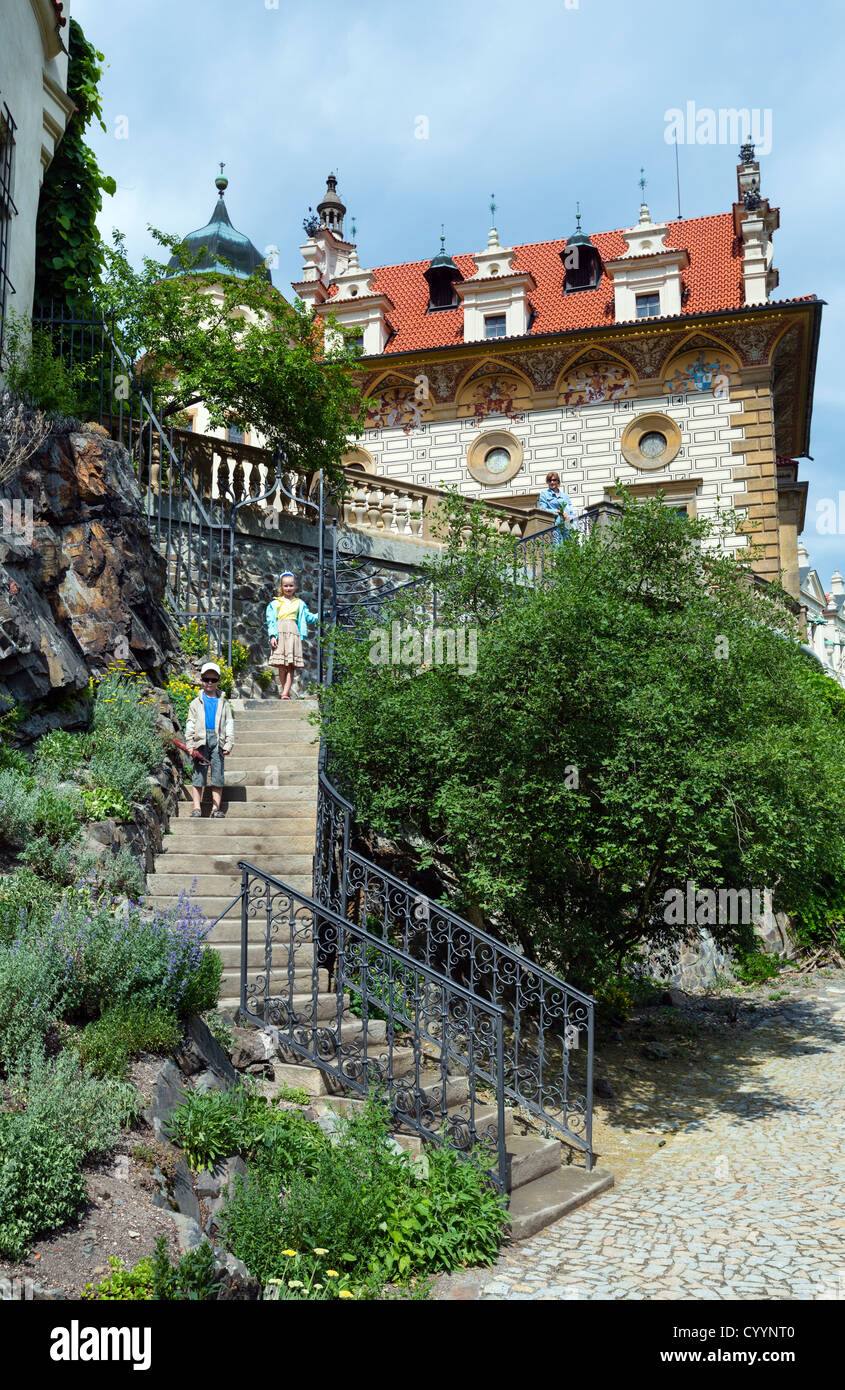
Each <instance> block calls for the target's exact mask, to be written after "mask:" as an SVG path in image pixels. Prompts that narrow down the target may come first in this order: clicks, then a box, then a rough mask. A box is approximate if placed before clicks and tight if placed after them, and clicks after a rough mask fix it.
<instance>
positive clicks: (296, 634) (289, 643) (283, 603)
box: [265, 570, 320, 700]
mask: <svg viewBox="0 0 845 1390" xmlns="http://www.w3.org/2000/svg"><path fill="white" fill-rule="evenodd" d="M265 616H266V618H267V635H268V636H269V638H270V665H271V666H278V668H279V685H280V686H281V697H282V699H283V700H289V699H290V688H291V686H292V684H293V673H294V671H295V670H297V669H301V668H302V667H303V666H304V665H305V662H304V660H303V657H302V639H303V637H306V638H307V636H308V624H309V623H317V622H319V621H320V615H319V613H312V612H310V611H309V609H308V608H307V607H306V605H305V604H304V603H303V601H302V599H301V598H297V597H296V578H295V576H294V574H293V572H292V571H291V570H285V572H284V574H280V575H279V592H278V594H277V596H276V597H275V598H271V600H270V602H269V603H268V604H267V610H266V615H265Z"/></svg>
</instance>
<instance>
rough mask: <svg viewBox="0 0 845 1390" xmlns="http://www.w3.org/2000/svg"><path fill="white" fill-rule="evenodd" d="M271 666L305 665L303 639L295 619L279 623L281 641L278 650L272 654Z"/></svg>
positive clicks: (287, 619) (284, 619) (285, 619)
mask: <svg viewBox="0 0 845 1390" xmlns="http://www.w3.org/2000/svg"><path fill="white" fill-rule="evenodd" d="M270 665H271V666H304V665H305V662H304V661H303V659H302V638H301V637H300V635H299V628H298V627H297V625H296V623H295V622H294V621H293V618H283V619H282V621H281V622H280V623H279V641H278V645H277V647H276V650H275V651H273V652H271V653H270Z"/></svg>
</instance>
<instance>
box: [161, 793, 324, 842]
mask: <svg viewBox="0 0 845 1390" xmlns="http://www.w3.org/2000/svg"><path fill="white" fill-rule="evenodd" d="M193 809H194V808H193V805H192V803H191V802H190V801H180V802H179V804H178V807H177V811H176V815H175V816H172V817H171V820H170V828H171V831H172V832H173V833H174V834H175V833H176V830H177V827H178V831H179V834H180V835H228V834H229V833H230V827H229V825H226V826H225V827H224V826H223V825H221V824H220V821H219V820H216V819H215V820H211V816H210V815H209V811H210V810H211V797H210V796H207V797H206V799H205V803H204V805H203V807H202V816H200V817H198V818H197V819H196V820H193V819H192V818H191V812H192V810H193ZM224 820H226V821H229V822H231V821H237V822H238V824H237V825H236V826H234V827H232V831H231V833H232V834H238V835H287V834H292V833H293V831H294V829H296V830H297V833H299V834H306V833H307V832H308V831H311V832H314V831H316V829H317V812H316V808H315V807H314V806H313V805H312V806H309V805H308V803H307V802H306V801H292V802H291V801H255V800H248V801H234V800H233V799H232V798H231V796H230V797H228V798H227V804H226V815H225V816H224ZM208 821H211V825H210V826H209V825H208V824H207V822H208ZM164 838H165V840H167V838H168V837H167V835H165V837H164Z"/></svg>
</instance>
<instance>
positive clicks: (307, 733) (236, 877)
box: [147, 699, 613, 1239]
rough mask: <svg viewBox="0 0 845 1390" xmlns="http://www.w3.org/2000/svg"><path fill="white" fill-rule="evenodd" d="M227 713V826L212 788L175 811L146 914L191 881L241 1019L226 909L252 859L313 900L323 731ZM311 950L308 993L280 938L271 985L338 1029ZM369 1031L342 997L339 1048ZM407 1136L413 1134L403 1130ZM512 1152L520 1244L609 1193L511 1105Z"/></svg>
mask: <svg viewBox="0 0 845 1390" xmlns="http://www.w3.org/2000/svg"><path fill="white" fill-rule="evenodd" d="M232 706H233V712H234V716H235V746H234V750H233V752H232V753H231V754H230V755H229V757H228V758H227V760H226V774H227V778H232V779H234V778H235V776H236V775H237V781H234V780H233V781H232V783H231V785H229V787H228V789H227V790H226V792H225V793H224V803H223V804H224V809H225V812H226V814H225V817H224V819H222V820H211V819H209V817H208V813H209V811H210V809H211V794H210V791H206V792H205V795H204V800H203V818H202V819H201V820H192V819H191V818H190V813H191V810H192V804H191V803H190V802H189V801H184V802H180V803H179V810H178V815H177V816H176V817H175V818H174V819H172V820H171V824H170V833H169V834H168V835H166V836H165V841H164V849H163V851H162V853H161V855H159V857H158V859H157V861H156V866H155V872H154V873H153V874H151V875H150V876H149V877H148V880H147V898H148V902H149V903H150V905H154V904H155V905H165V904H168V903H172V901H173V900H174V898H176V897H177V896H178V894H179V893H180V892H182V891H183V890H186V889H189V888H191V886H192V884H193V881H194V879H196V887H195V889H194V896H195V898H196V900H197V902H198V903H199V905H200V907H201V908H202V911H203V912H204V913H205V915H206V916H207V917H210V918H212V919H215V918H217V917H220V920H219V921H217V922H216V924H215V926H214V927H213V929H212V932H211V935H210V937H209V942H210V944H211V945H212V946H214V948H215V949H216V950H217V951H219V952H220V955H221V956H222V958H223V979H222V985H221V991H220V1003H219V1008H220V1009H221V1011H223V1012H226V1013H230V1014H232V1015H234V1013H235V1012H236V1011H237V1009H238V1006H239V1002H240V953H241V910H240V902H235V903H234V905H233V906H230V904H231V903H232V900H233V899H234V898H235V897H236V895H237V894H238V893H239V892H240V887H241V879H240V873H239V871H238V867H237V864H238V860H239V859H247V860H249V861H250V862H251V863H252V864H254V865H255V866H256V868H259V869H262V870H264V871H265V872H266V873H270V874H272V875H273V876H274V877H276V878H279V879H281V880H282V881H283V882H284V883H287V884H289V885H290V887H291V888H295V889H297V890H298V891H299V892H302V893H306V894H308V895H309V896H310V895H311V894H312V891H313V856H314V839H315V831H316V817H317V763H318V754H319V746H318V742H317V730H316V728H315V726H314V725H313V724H311V723H310V722H309V718H308V716H309V714H310V713H311V712H312V711H313V710H315V709H316V701H314V700H291V701H290V702H288V701H287V700H285V701H281V700H271V699H267V700H245V701H233V702H232ZM227 908H228V910H226V909H227ZM221 914H223V915H222V916H221ZM313 949H314V948H313V943H312V942H310V939H308V938H303V939H302V940H300V941H298V943H297V945H296V946H295V947H294V981H295V983H294V990H295V989H296V986H297V985H298V984H299V983H300V980H301V984H302V994H301V995H300V994H298V993H294V994H293V996H292V999H291V998H290V996H289V995H288V990H289V979H290V977H289V971H288V965H289V959H288V958H289V945H288V943H287V942H285V941H284V940H280V941H278V942H276V943H274V945H273V959H272V966H273V969H272V976H275V977H276V979H277V981H278V993H279V994H280V995H284V996H285V997H286V998H288V999H289V1001H290V1002H291V1003H292V1004H293V1006H294V1007H295V1008H296V1010H297V1013H298V1014H304V1015H308V1017H309V1019H310V1022H313V1023H314V1024H318V1023H322V1024H323V1026H325V1023H326V1022H328V1021H330V1020H332V1021H334V1027H335V1029H338V1021H337V1020H338V1013H337V1010H338V1004H337V995H336V993H335V991H334V990H331V991H329V980H328V976H327V974H326V972H324V971H320V972H319V982H318V983H319V993H318V994H317V995H316V999H315V997H314V996H313V994H312V984H313ZM248 962H249V965H250V966H251V967H253V968H254V970H255V973H256V974H258V973H259V972H260V971H261V970H262V967H263V964H264V923H263V921H262V920H261V919H260V918H259V919H258V920H257V921H256V927H255V941H254V943H253V942H252V941H250V942H249V945H248ZM300 966H301V969H300ZM272 976H271V978H272ZM309 1026H310V1023H309ZM363 1027H364V1026H363V1024H362V1022H361V1020H360V1019H358V1018H355V1017H354V1016H353V1015H352V1014H351V1013H350V1012H349V996H348V995H346V996H344V1011H343V1016H342V1019H341V1021H340V1024H339V1030H338V1031H339V1034H340V1037H339V1041H341V1042H342V1043H345V1044H354V1043H356V1042H360V1041H361V1040H362V1038H363ZM270 1032H272V1030H270ZM385 1037H386V1024H385V1023H384V1022H382V1021H376V1020H370V1021H369V1022H368V1024H367V1045H368V1048H369V1049H370V1050H372V1051H373V1052H377V1050H378V1047H379V1044H381V1043H383V1042H384V1041H385ZM438 1063H439V1059H438V1057H437V1055H436V1052H435V1051H434V1050H432V1048H431V1047H429V1048H428V1049H427V1052H426V1065H427V1066H430V1067H431V1070H430V1071H429V1072H425V1073H422V1074H421V1075H420V1077H419V1083H418V1085H419V1090H420V1091H422V1092H424V1093H425V1094H426V1095H427V1097H428V1098H429V1100H430V1101H433V1100H434V1098H435V1097H436V1098H437V1103H436V1104H435V1106H434V1108H435V1111H436V1113H437V1114H443V1109H442V1102H443V1101H444V1100H445V1111H446V1117H447V1118H451V1119H452V1120H454V1121H458V1120H460V1118H461V1115H462V1106H464V1105H465V1103H466V1101H467V1098H468V1095H469V1082H468V1079H467V1077H466V1076H462V1075H453V1074H451V1073H450V1075H449V1080H448V1084H447V1086H446V1091H445V1096H443V1084H442V1077H441V1074H440V1071H439V1066H438ZM414 1066H415V1056H414V1050H413V1048H410V1047H404V1048H403V1047H394V1048H393V1051H392V1054H391V1069H392V1074H393V1076H394V1077H395V1078H399V1077H401V1076H404V1075H407V1074H408V1073H409V1072H411V1071H412V1070H413V1069H414ZM274 1072H275V1077H276V1085H277V1086H278V1085H279V1084H281V1083H283V1082H285V1083H287V1084H289V1085H296V1086H300V1087H303V1088H304V1089H305V1090H307V1091H308V1093H309V1094H310V1095H311V1096H313V1097H314V1098H315V1102H316V1103H317V1104H318V1105H319V1106H321V1107H323V1108H324V1109H328V1108H330V1107H337V1108H340V1109H342V1108H344V1107H345V1106H350V1105H352V1106H354V1105H356V1104H360V1101H356V1100H355V1099H353V1098H349V1097H343V1096H338V1095H330V1091H329V1085H328V1084H327V1079H326V1075H325V1074H324V1072H323V1071H321V1070H320V1068H319V1067H316V1066H314V1065H313V1064H309V1063H303V1062H302V1061H300V1060H297V1057H296V1054H294V1053H292V1051H291V1050H290V1049H285V1048H284V1047H282V1048H281V1050H280V1052H279V1060H277V1061H274ZM496 1123H497V1110H496V1106H495V1104H491V1105H489V1106H487V1107H485V1106H477V1107H476V1110H475V1125H476V1129H477V1131H478V1133H479V1134H485V1133H489V1134H493V1135H495V1131H496ZM401 1128H402V1127H401V1126H400V1129H401ZM408 1133H409V1134H411V1133H412V1131H411V1130H410V1129H408ZM505 1147H506V1151H507V1155H508V1191H509V1192H510V1194H511V1195H510V1214H511V1234H512V1237H513V1238H514V1239H525V1238H526V1237H527V1236H529V1235H532V1234H534V1232H535V1231H538V1230H540V1229H541V1228H542V1227H543V1226H546V1225H548V1224H549V1223H550V1222H552V1221H556V1220H558V1219H559V1217H561V1216H563V1215H564V1214H565V1213H566V1212H567V1211H570V1210H572V1209H574V1208H575V1207H577V1206H580V1205H582V1203H583V1202H586V1201H589V1200H590V1198H591V1197H593V1196H595V1195H596V1194H597V1193H599V1192H602V1191H604V1190H605V1189H606V1188H608V1187H610V1186H612V1184H613V1178H612V1176H611V1175H610V1174H609V1173H607V1172H603V1171H602V1170H601V1169H597V1170H594V1171H593V1172H592V1173H586V1172H585V1171H584V1169H583V1168H580V1167H561V1154H562V1147H561V1143H560V1140H558V1139H552V1138H540V1137H538V1136H535V1135H519V1134H515V1133H514V1112H513V1110H512V1109H511V1108H510V1107H505Z"/></svg>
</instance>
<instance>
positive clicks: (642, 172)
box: [639, 165, 648, 198]
mask: <svg viewBox="0 0 845 1390" xmlns="http://www.w3.org/2000/svg"><path fill="white" fill-rule="evenodd" d="M639 182H640V192H641V193H642V195H643V198H645V186H646V184H647V183H648V179H647V178H646V176H645V169H644V168H643V166H642V165H640V180H639Z"/></svg>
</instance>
